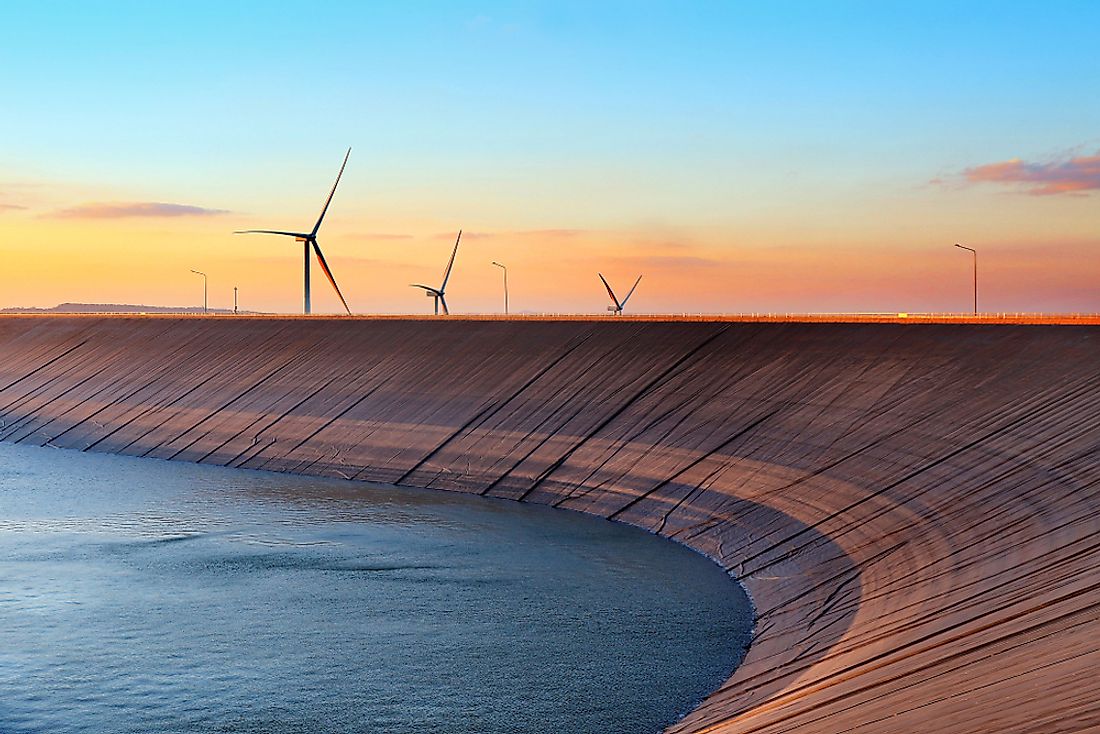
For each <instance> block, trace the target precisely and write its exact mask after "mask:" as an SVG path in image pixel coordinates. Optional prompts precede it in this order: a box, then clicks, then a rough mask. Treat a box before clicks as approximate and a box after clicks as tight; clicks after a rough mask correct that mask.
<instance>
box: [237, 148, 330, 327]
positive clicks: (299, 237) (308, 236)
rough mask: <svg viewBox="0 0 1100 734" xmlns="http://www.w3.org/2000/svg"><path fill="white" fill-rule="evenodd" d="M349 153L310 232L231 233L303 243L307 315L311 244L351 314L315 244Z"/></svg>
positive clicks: (308, 310) (264, 230)
mask: <svg viewBox="0 0 1100 734" xmlns="http://www.w3.org/2000/svg"><path fill="white" fill-rule="evenodd" d="M350 155H351V148H348V152H347V155H345V156H344V163H343V165H341V166H340V173H338V174H336V183H334V184H333V185H332V191H330V192H329V194H328V199H326V200H325V206H324V208H323V209H321V216H319V217H317V224H315V225H313V230H312V231H310V232H283V231H282V230H277V229H245V230H239V231H237V232H234V233H233V234H278V235H283V236H286V237H293V238H294V241H295V242H302V243H304V247H303V252H304V254H305V306H304V312H305V313H306V314H307V315H308V314H309V313H310V305H309V248H310V245H312V246H313V251H314V252H315V253H317V262H318V264H320V266H321V270H323V271H325V275H326V276H327V277H328V282H329V283H332V287H333V289H334V290H335V291H336V295H338V296H340V302H341V303H343V304H344V310H345V311H347V312H348V315H349V316H350V315H351V309H350V308H348V302H347V301H345V300H344V294H343V293H341V292H340V286H338V285H336V278H334V277H332V271H331V270H329V267H328V263H327V262H325V256H324V253H322V252H321V246H320V245H318V244H317V230H319V229H320V228H321V222H322V221H323V220H324V218H325V213H326V212H327V211H328V205H329V204H331V203H332V195H333V194H335V193H336V187H337V186H338V185H339V184H340V177H341V176H343V175H344V166H346V165H347V164H348V157H349V156H350Z"/></svg>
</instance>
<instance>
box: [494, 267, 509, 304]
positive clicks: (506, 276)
mask: <svg viewBox="0 0 1100 734" xmlns="http://www.w3.org/2000/svg"><path fill="white" fill-rule="evenodd" d="M493 265H496V266H497V267H498V268H500V269H501V270H503V271H504V315H505V316H507V315H508V268H506V267H504V266H503V265H501V264H500V263H498V262H497V261H496V260H493Z"/></svg>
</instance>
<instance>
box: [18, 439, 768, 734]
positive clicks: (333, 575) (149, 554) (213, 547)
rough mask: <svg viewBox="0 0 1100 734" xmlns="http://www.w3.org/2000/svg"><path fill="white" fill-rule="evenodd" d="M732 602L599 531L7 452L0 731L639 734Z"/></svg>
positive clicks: (734, 611)
mask: <svg viewBox="0 0 1100 734" xmlns="http://www.w3.org/2000/svg"><path fill="white" fill-rule="evenodd" d="M748 625H749V612H748V604H747V601H746V599H745V597H744V595H743V593H742V592H741V590H740V588H739V587H738V586H736V585H735V584H734V583H733V582H731V581H730V580H729V579H728V578H727V577H726V576H725V574H724V573H722V571H721V570H720V569H718V567H716V566H715V565H714V564H712V563H711V562H710V561H708V560H706V559H704V558H703V557H701V556H698V555H696V554H694V553H692V552H690V551H688V550H686V549H684V548H681V547H679V546H676V545H674V544H672V543H669V542H668V541H665V540H662V539H659V538H656V537H653V536H650V535H647V534H645V533H643V532H641V531H639V530H635V529H632V528H627V527H623V526H619V525H615V524H612V523H609V522H606V521H603V520H598V519H594V518H589V517H585V516H582V515H577V514H574V513H567V512H560V511H554V510H549V509H546V508H539V507H530V506H526V505H519V504H517V503H512V502H504V501H493V500H485V499H480V498H476V497H465V496H461V495H451V494H446V493H441V492H429V491H419V490H404V489H392V488H384V487H373V486H369V485H363V484H359V483H351V482H339V481H327V480H315V479H303V478H299V477H286V476H281V475H273V474H264V473H259V472H245V471H234V470H223V469H214V468H209V467H199V466H192V465H187V464H179V463H167V462H160V461H153V460H143V459H127V458H122V457H111V456H95V455H86V454H79V453H75V452H68V451H58V450H53V449H42V448H26V447H18V446H10V445H0V732H4V733H5V734H7V733H9V732H51V733H52V732H95V733H96V734H105V733H108V732H143V733H144V732H303V733H307V732H308V733H310V734H313V733H314V732H385V733H386V734H401V733H403V732H417V733H418V734H419V733H421V732H430V731H447V732H451V733H459V734H461V733H462V732H493V733H496V732H547V733H549V732H553V733H555V734H566V733H569V732H578V733H581V734H585V733H588V732H632V733H634V732H657V731H660V730H661V729H662V727H663V726H664V725H667V724H669V723H671V722H672V721H674V720H675V719H677V718H678V717H679V716H680V715H682V714H683V713H685V712H686V711H687V710H689V709H690V708H692V707H693V705H694V704H695V703H697V702H698V701H699V700H700V699H701V698H702V697H703V696H705V695H706V694H707V693H708V692H709V691H710V690H712V689H713V688H715V687H716V686H717V685H718V684H720V683H721V682H722V681H723V680H724V679H725V677H726V676H727V675H728V674H729V673H730V672H731V670H732V669H733V668H734V667H735V665H736V664H737V662H739V659H740V656H741V654H742V648H743V645H744V643H745V641H746V636H747V632H748Z"/></svg>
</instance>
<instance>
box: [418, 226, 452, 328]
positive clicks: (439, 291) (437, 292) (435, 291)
mask: <svg viewBox="0 0 1100 734" xmlns="http://www.w3.org/2000/svg"><path fill="white" fill-rule="evenodd" d="M461 241H462V230H461V229H460V230H458V239H456V240H455V249H454V250H453V251H452V252H451V261H450V262H449V263H447V270H446V271H444V273H443V285H441V286H439V287H438V288H432V287H430V286H426V285H420V284H419V283H411V284H410V285H411V286H412V287H413V288H423V289H424V291H425V293H424V295H426V296H428V297H429V298H435V315H436V316H438V315H439V304H440V303H442V304H443V315H444V316H450V315H451V312H450V311H448V310H447V299H446V298H445V297H444V296H443V292H444V291H445V290H447V281H448V280H449V279H450V277H451V268H453V267H454V264H455V255H457V254H458V243H459V242H461Z"/></svg>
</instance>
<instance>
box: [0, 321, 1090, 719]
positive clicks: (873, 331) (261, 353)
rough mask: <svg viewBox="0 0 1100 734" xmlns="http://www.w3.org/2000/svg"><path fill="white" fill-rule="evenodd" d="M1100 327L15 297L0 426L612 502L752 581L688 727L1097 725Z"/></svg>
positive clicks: (33, 439) (290, 467)
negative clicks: (191, 314) (730, 643)
mask: <svg viewBox="0 0 1100 734" xmlns="http://www.w3.org/2000/svg"><path fill="white" fill-rule="evenodd" d="M1098 340H1100V329H1096V328H1095V327H1089V326H1049V325H1048V326H1034V325H1004V324H1001V325H931V324H927V325H921V326H901V325H891V324H880V325H875V324H794V323H763V324H759V323H730V322H705V323H673V322H660V321H656V322H638V321H633V322H631V321H627V322H622V323H612V322H608V321H603V322H583V321H574V322H522V321H510V322H490V321H456V320H446V321H440V322H430V321H400V320H391V321H366V320H363V321H360V320H349V321H337V320H332V321H316V322H313V321H308V320H302V319H285V320H284V319H248V320H240V321H234V320H223V319H205V320H204V319H194V318H184V319H166V318H158V319H141V318H88V317H84V318H77V319H65V318H52V319H46V318H36V319H0V349H2V355H3V362H2V364H0V439H3V440H8V441H17V442H24V443H36V444H49V445H54V446H60V447H67V448H75V449H81V450H93V451H109V452H115V453H123V454H133V455H140V456H152V457H159V458H166V459H176V460H187V461H198V462H203V463H213V464H219V465H225V466H238V467H245V468H262V469H270V470H276V471H286V472H296V473H302V474H315V475H327V476H341V477H345V478H352V479H371V480H375V481H381V482H389V483H395V484H408V485H414V486H422V487H434V488H440V489H449V490H457V491H465V492H475V493H480V494H485V495H491V496H496V497H506V498H511V499H518V500H523V501H531V502H540V503H545V504H550V505H554V506H558V507H564V508H569V509H574V510H579V511H583V512H589V513H593V514H598V515H602V516H605V517H609V518H611V519H614V520H619V521H623V522H628V523H631V524H634V525H637V526H639V527H643V528H646V529H649V530H651V531H653V532H657V533H659V534H661V535H665V536H667V537H670V538H672V539H674V540H677V541H679V542H682V543H686V544H688V545H690V546H691V547H693V548H696V549H697V550H700V551H701V552H703V553H705V554H707V555H708V556H710V557H712V558H714V559H716V560H717V561H718V562H719V563H721V564H722V565H723V566H724V567H725V568H727V569H729V570H730V572H731V573H733V574H734V575H736V576H737V578H738V579H740V580H741V581H742V583H743V584H744V585H745V586H746V588H747V589H748V590H749V592H750V595H751V596H752V598H753V599H754V602H755V603H756V605H757V621H756V631H755V639H754V642H753V645H752V647H751V649H750V650H749V653H748V655H747V657H746V659H745V661H744V663H743V664H742V665H741V667H740V668H738V670H737V671H736V673H735V674H734V676H733V677H732V678H731V679H730V680H729V681H727V682H726V684H724V685H723V686H722V687H721V688H720V689H719V690H718V691H715V692H714V694H712V695H711V696H710V697H709V698H708V699H707V700H706V701H705V702H704V703H703V705H701V706H700V707H699V708H698V709H697V710H696V711H695V712H693V713H692V714H690V715H689V716H688V717H687V718H685V719H684V720H683V721H681V722H679V723H678V724H677V725H676V726H674V727H672V730H673V731H676V732H703V731H707V732H761V733H763V732H769V733H771V732H794V731H798V732H908V731H917V730H920V729H922V728H927V727H928V726H933V727H934V728H936V729H937V730H944V731H952V732H1035V731H1043V732H1057V731H1079V730H1081V729H1084V728H1088V727H1090V726H1100V706H1098V705H1097V704H1096V701H1098V700H1100V682H1097V680H1096V679H1095V676H1094V675H1093V670H1094V669H1095V666H1096V665H1097V663H1100V643H1098V642H1097V640H1100V635H1097V632H1098V629H1097V624H1098V621H1097V617H1098V615H1100V577H1098V576H1097V559H1098V556H1097V553H1098V550H1100V541H1097V540H1095V538H1096V537H1097V536H1096V531H1097V529H1100V521H1098V519H1097V517H1098V515H1097V512H1096V510H1097V504H1098V501H1097V492H1098V491H1100V431H1097V430H1096V425H1097V416H1098V415H1100V380H1098V379H1097V378H1098V377H1100V373H1098V371H1097V367H1096V365H1097V364H1100V359H1098V357H1100V341H1098Z"/></svg>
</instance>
